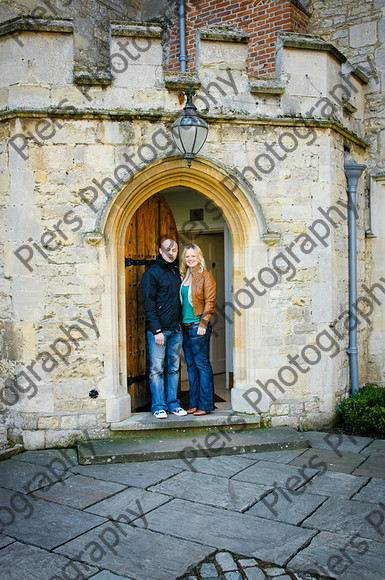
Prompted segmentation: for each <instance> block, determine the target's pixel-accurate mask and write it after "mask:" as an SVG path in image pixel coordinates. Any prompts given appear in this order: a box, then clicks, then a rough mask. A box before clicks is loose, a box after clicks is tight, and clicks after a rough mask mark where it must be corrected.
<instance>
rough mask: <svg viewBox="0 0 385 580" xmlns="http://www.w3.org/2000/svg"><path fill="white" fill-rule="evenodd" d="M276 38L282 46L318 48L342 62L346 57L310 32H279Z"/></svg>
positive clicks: (303, 48) (306, 48) (307, 48)
mask: <svg viewBox="0 0 385 580" xmlns="http://www.w3.org/2000/svg"><path fill="white" fill-rule="evenodd" d="M278 39H279V41H280V42H281V45H282V46H283V47H284V48H297V49H302V50H318V51H322V52H329V53H330V54H331V55H332V56H334V58H335V59H336V60H338V61H339V62H341V63H343V62H346V61H347V58H346V56H345V55H344V54H342V52H340V51H339V50H338V48H336V47H335V46H334V45H333V44H331V43H330V42H326V40H323V39H322V38H319V37H318V36H312V35H311V34H296V33H294V32H280V33H279V34H278Z"/></svg>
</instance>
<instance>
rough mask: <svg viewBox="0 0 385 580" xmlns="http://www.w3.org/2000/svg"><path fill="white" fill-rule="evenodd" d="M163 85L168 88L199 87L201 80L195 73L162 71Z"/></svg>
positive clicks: (183, 89)
mask: <svg viewBox="0 0 385 580" xmlns="http://www.w3.org/2000/svg"><path fill="white" fill-rule="evenodd" d="M164 86H165V87H166V89H169V90H180V91H186V90H187V89H190V88H192V89H199V88H200V86H201V82H200V80H199V77H198V76H197V75H196V74H195V73H183V72H181V73H174V72H172V73H170V72H165V73H164Z"/></svg>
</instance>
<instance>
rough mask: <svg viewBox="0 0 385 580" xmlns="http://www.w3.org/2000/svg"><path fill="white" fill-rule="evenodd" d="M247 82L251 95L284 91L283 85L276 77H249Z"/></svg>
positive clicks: (280, 93)
mask: <svg viewBox="0 0 385 580" xmlns="http://www.w3.org/2000/svg"><path fill="white" fill-rule="evenodd" d="M249 84H250V93H252V94H253V95H260V94H261V95H263V94H269V95H282V94H283V93H284V92H285V85H284V83H283V82H282V81H281V80H280V79H278V78H267V77H249Z"/></svg>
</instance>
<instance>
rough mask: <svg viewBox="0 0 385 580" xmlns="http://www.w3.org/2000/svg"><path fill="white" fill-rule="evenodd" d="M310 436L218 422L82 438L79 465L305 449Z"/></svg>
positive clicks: (290, 431)
mask: <svg viewBox="0 0 385 580" xmlns="http://www.w3.org/2000/svg"><path fill="white" fill-rule="evenodd" d="M307 447H309V440H308V438H307V437H306V434H304V433H298V432H297V431H295V430H294V429H292V428H291V427H273V428H268V429H242V430H240V429H239V427H238V429H237V430H235V429H233V430H232V431H230V430H228V428H227V429H226V426H224V425H222V426H219V427H218V428H217V429H216V431H213V430H210V431H208V432H206V433H203V434H200V435H196V434H191V433H186V434H185V435H184V436H182V435H180V434H179V435H178V436H169V435H168V434H165V432H163V431H158V432H157V435H156V436H151V437H150V436H147V437H143V436H141V437H132V436H131V437H116V438H111V439H98V440H92V441H82V442H79V443H78V445H77V448H78V459H79V464H80V465H91V464H107V463H128V462H130V461H153V460H155V459H183V460H184V461H185V462H186V463H187V464H189V463H193V461H194V459H195V458H196V457H199V456H205V457H215V456H218V455H235V454H239V453H261V452H263V451H280V450H283V449H285V450H286V449H306V448H307Z"/></svg>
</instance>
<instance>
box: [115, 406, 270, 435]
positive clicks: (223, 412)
mask: <svg viewBox="0 0 385 580" xmlns="http://www.w3.org/2000/svg"><path fill="white" fill-rule="evenodd" d="M259 426H260V420H259V415H246V414H245V413H235V412H234V411H233V410H232V409H215V411H211V413H209V414H208V415H203V416H202V415H201V416H199V417H197V416H195V415H185V416H184V417H177V416H176V415H172V414H168V415H167V419H156V418H155V417H154V415H153V414H152V413H148V412H147V413H133V414H132V416H131V417H130V418H129V419H124V420H123V421H119V422H117V423H111V427H110V428H111V431H112V432H113V435H114V436H117V434H118V432H121V433H122V434H124V435H125V436H127V435H130V434H132V435H135V436H146V435H147V434H152V433H153V432H154V431H155V432H156V431H162V432H163V431H167V430H172V431H173V432H183V431H184V430H186V431H187V430H189V431H190V430H199V429H202V428H205V430H206V429H207V428H210V427H212V428H215V427H225V428H226V430H230V429H231V428H234V429H235V430H237V429H245V428H246V429H248V428H249V429H258V428H259Z"/></svg>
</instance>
